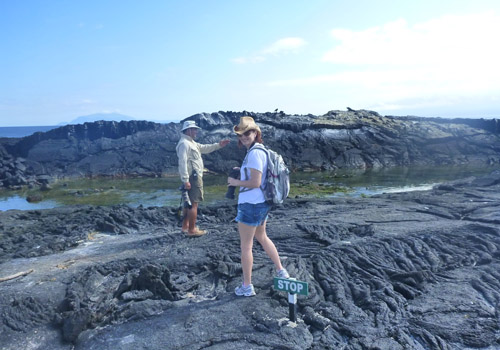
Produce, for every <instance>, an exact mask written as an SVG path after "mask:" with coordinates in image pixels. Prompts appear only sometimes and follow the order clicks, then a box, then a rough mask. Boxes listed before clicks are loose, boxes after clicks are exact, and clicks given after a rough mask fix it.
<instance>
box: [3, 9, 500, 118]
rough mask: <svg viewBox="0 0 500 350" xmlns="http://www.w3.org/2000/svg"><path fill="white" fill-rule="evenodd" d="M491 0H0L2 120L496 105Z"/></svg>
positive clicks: (447, 111)
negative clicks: (105, 114) (119, 114)
mask: <svg viewBox="0 0 500 350" xmlns="http://www.w3.org/2000/svg"><path fill="white" fill-rule="evenodd" d="M499 35H500V1H498V0H494V1H493V0H492V1H481V0H475V1H461V0H453V1H452V0H439V1H436V0H432V1H427V0H419V1H415V0H398V1H389V0H380V1H377V0H371V1H356V0H351V1H336V0H330V1H326V0H310V1H298V0H286V1H281V0H275V1H273V0H266V1H260V0H254V1H237V0H233V1H222V0H221V1H216V0H213V1H210V0H204V1H201V0H200V1H189V0H185V1H167V0H165V1H155V0H148V1H127V0H119V1H115V0H110V1H106V0H100V1H94V0H85V1H79V0H74V1H62V0H61V1H55V0H43V1H42V0H40V1H36V0H24V1H9V0H1V1H0V47H1V55H0V126H23V125H56V124H59V123H61V122H68V121H70V120H73V119H75V118H76V117H78V116H82V115H88V114H93V113H121V114H124V115H128V116H131V117H134V118H136V119H148V120H154V121H168V120H180V119H183V118H186V117H188V116H190V115H193V114H195V113H199V112H217V111H243V110H247V111H254V112H268V111H274V110H275V109H276V108H277V109H279V110H283V111H284V112H286V113H289V114H308V113H311V114H316V115H321V114H324V113H327V112H328V111H330V110H345V109H346V107H351V108H354V109H370V110H374V111H377V112H379V113H380V114H382V115H418V116H442V117H485V118H491V117H497V118H499V117H500V69H499V68H498V62H500V48H499V45H498V37H499Z"/></svg>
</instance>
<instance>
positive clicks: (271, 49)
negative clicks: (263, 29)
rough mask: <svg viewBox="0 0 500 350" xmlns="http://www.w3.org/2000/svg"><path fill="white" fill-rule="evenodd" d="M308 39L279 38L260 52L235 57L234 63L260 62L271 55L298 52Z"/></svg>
mask: <svg viewBox="0 0 500 350" xmlns="http://www.w3.org/2000/svg"><path fill="white" fill-rule="evenodd" d="M306 44H307V43H306V41H305V40H304V39H302V38H297V37H289V38H283V39H280V40H277V41H276V42H274V43H272V44H271V45H269V46H267V47H265V48H264V49H262V50H260V51H259V52H257V53H255V54H253V55H250V56H248V57H238V58H234V59H233V60H232V61H233V62H234V63H239V64H245V63H260V62H263V61H265V60H267V59H268V57H269V56H282V55H288V54H296V53H298V52H299V51H300V50H301V49H302V47H304V46H305V45H306Z"/></svg>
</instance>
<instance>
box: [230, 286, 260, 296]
mask: <svg viewBox="0 0 500 350" xmlns="http://www.w3.org/2000/svg"><path fill="white" fill-rule="evenodd" d="M234 294H236V295H237V296H239V297H252V296H254V295H255V289H253V284H250V285H248V286H246V287H245V286H244V285H241V286H239V287H236V288H235V289H234Z"/></svg>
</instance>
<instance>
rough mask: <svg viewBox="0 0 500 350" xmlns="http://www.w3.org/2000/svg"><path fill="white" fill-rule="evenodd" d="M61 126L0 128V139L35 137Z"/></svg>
mask: <svg viewBox="0 0 500 350" xmlns="http://www.w3.org/2000/svg"><path fill="white" fill-rule="evenodd" d="M58 127H59V125H50V126H49V125H42V126H0V137H25V136H30V135H33V134H34V133H35V132H38V131H41V132H45V131H49V130H52V129H55V128H58Z"/></svg>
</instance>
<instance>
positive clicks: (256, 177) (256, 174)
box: [227, 168, 262, 188]
mask: <svg viewBox="0 0 500 350" xmlns="http://www.w3.org/2000/svg"><path fill="white" fill-rule="evenodd" d="M249 169H250V178H249V179H248V180H244V181H242V180H238V179H235V178H232V177H228V178H227V184H228V185H229V186H239V187H245V188H257V187H260V183H261V182H262V173H261V172H260V171H258V170H257V169H254V168H249Z"/></svg>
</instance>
